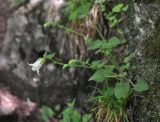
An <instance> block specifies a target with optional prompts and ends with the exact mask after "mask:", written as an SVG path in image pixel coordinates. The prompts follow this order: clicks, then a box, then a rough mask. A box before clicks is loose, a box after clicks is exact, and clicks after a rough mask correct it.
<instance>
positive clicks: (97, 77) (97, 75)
mask: <svg viewBox="0 0 160 122" xmlns="http://www.w3.org/2000/svg"><path fill="white" fill-rule="evenodd" d="M105 79H106V78H105V76H104V74H103V70H98V71H96V72H95V73H94V74H93V75H92V76H91V77H90V79H89V81H90V80H94V81H97V82H103V81H104V80H105Z"/></svg>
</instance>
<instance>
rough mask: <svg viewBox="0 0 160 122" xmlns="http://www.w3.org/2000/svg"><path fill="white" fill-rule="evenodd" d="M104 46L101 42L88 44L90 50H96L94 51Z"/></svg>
mask: <svg viewBox="0 0 160 122" xmlns="http://www.w3.org/2000/svg"><path fill="white" fill-rule="evenodd" d="M102 45H103V41H101V40H96V41H92V42H90V43H89V44H88V50H94V49H99V48H101V46H102Z"/></svg>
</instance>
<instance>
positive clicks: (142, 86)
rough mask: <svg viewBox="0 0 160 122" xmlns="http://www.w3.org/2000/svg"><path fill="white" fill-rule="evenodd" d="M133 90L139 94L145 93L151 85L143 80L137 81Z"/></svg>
mask: <svg viewBox="0 0 160 122" xmlns="http://www.w3.org/2000/svg"><path fill="white" fill-rule="evenodd" d="M133 89H134V90H135V91H137V92H143V91H147V90H149V85H148V83H147V82H145V81H143V80H137V83H136V84H135V86H134V88H133Z"/></svg>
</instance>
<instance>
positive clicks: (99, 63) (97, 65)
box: [91, 60, 104, 69]
mask: <svg viewBox="0 0 160 122" xmlns="http://www.w3.org/2000/svg"><path fill="white" fill-rule="evenodd" d="M103 66H104V63H103V61H102V60H98V61H93V62H92V65H91V67H92V69H97V68H102V67H103Z"/></svg>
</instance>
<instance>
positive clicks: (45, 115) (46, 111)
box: [41, 106, 55, 121]
mask: <svg viewBox="0 0 160 122" xmlns="http://www.w3.org/2000/svg"><path fill="white" fill-rule="evenodd" d="M53 115H55V113H54V111H53V110H52V109H51V108H49V107H47V106H42V111H41V118H42V120H43V121H47V120H48V119H49V118H50V117H52V116H53Z"/></svg>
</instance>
